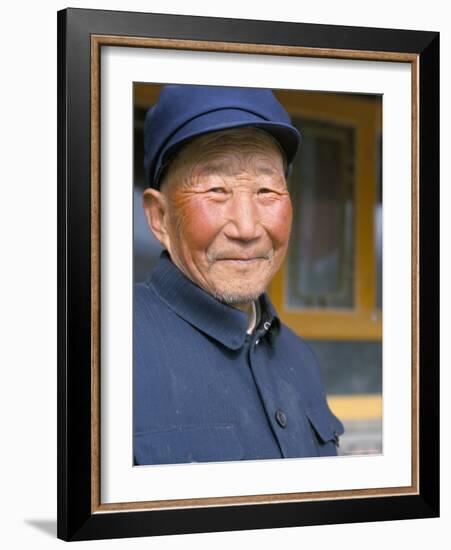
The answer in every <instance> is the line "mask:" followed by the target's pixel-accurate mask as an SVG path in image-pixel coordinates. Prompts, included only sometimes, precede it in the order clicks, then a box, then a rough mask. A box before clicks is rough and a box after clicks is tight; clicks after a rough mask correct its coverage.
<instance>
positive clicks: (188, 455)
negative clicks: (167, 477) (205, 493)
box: [134, 424, 243, 464]
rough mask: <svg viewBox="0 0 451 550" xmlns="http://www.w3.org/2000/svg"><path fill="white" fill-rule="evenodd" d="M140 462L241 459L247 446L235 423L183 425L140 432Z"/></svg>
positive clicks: (137, 452)
mask: <svg viewBox="0 0 451 550" xmlns="http://www.w3.org/2000/svg"><path fill="white" fill-rule="evenodd" d="M134 455H135V463H136V464H180V463H185V462H218V461H223V460H241V459H242V458H243V448H242V446H241V443H240V441H239V439H238V436H237V434H236V431H235V428H234V426H233V425H231V424H218V425H212V426H180V427H176V428H172V429H168V430H164V431H152V432H144V433H141V434H136V435H135V437H134Z"/></svg>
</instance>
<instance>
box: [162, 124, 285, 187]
mask: <svg viewBox="0 0 451 550" xmlns="http://www.w3.org/2000/svg"><path fill="white" fill-rule="evenodd" d="M250 162H252V165H253V168H255V167H258V171H259V172H261V173H267V174H271V173H277V172H279V173H280V172H282V173H285V169H286V159H285V153H284V151H283V150H282V148H281V147H280V145H279V144H278V142H277V141H276V140H275V139H274V138H273V137H272V136H271V135H270V134H268V133H267V132H265V131H264V130H260V129H259V128H254V127H251V128H235V129H229V130H223V131H219V132H212V133H209V134H204V135H202V136H199V137H197V138H195V139H193V140H191V141H190V142H189V143H187V144H185V145H184V146H183V147H181V148H180V149H179V150H178V151H177V152H176V154H175V155H174V157H173V158H172V159H171V160H170V162H169V166H168V168H169V170H168V175H169V173H171V172H172V173H174V171H177V172H178V173H179V174H178V175H180V172H181V171H184V172H185V176H188V175H189V174H191V173H192V172H193V171H196V172H199V171H201V172H202V174H203V175H205V174H215V173H218V174H227V172H230V171H232V170H233V169H235V168H236V167H237V165H241V166H243V165H244V166H247V165H248V163H250ZM165 179H166V178H165Z"/></svg>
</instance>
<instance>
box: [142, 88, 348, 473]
mask: <svg viewBox="0 0 451 550" xmlns="http://www.w3.org/2000/svg"><path fill="white" fill-rule="evenodd" d="M299 141H300V135H299V132H298V131H297V129H296V128H295V127H294V126H292V125H291V122H290V118H289V116H288V114H287V113H286V111H285V110H284V109H283V107H282V106H281V105H280V103H279V102H278V101H277V100H276V98H275V97H274V95H273V94H272V92H270V91H269V90H263V89H249V88H223V87H213V86H166V87H165V88H163V90H162V92H161V94H160V97H159V100H158V102H157V104H156V105H155V106H154V107H153V108H151V109H150V110H149V112H148V114H147V116H146V121H145V129H144V142H145V170H146V176H147V178H148V184H149V188H148V189H146V191H145V192H144V195H143V205H144V210H145V214H146V217H147V220H148V224H149V227H150V229H151V230H152V232H153V234H154V235H155V237H156V238H157V239H158V241H159V242H160V243H161V245H162V246H163V248H164V251H163V252H162V254H161V257H160V260H159V263H158V264H157V266H156V268H155V270H154V271H153V273H152V274H151V275H150V276H149V278H148V280H147V281H145V282H143V283H140V284H137V285H136V287H135V290H134V462H135V464H137V465H141V464H174V463H184V462H211V461H225V460H249V459H271V458H279V459H280V458H290V457H291V458H293V457H313V456H330V455H336V454H337V449H336V447H337V445H338V436H339V435H340V434H341V433H343V426H342V424H341V422H340V421H339V420H338V419H337V418H336V417H335V416H334V415H333V414H332V412H331V411H330V409H329V407H328V405H327V401H326V397H325V393H324V390H323V387H322V384H321V380H320V374H319V368H318V364H317V361H316V359H315V357H314V355H313V353H312V351H311V349H310V348H309V347H308V345H307V344H306V343H305V342H303V340H302V339H301V338H299V337H298V336H297V335H296V334H294V333H293V332H292V331H291V330H290V329H289V328H288V327H286V326H285V325H283V324H282V323H281V322H280V321H279V319H278V317H277V314H276V312H275V310H274V307H273V306H272V304H271V302H270V300H269V298H268V296H267V294H266V292H265V290H266V288H267V287H268V285H269V283H270V281H271V279H272V277H273V276H274V274H275V273H276V272H277V270H278V269H279V267H280V266H281V263H282V261H283V258H284V256H285V253H286V251H287V246H288V240H289V236H290V229H291V220H292V207H291V202H290V196H289V193H288V189H287V183H286V177H287V175H288V173H289V171H290V167H291V164H292V162H293V159H294V156H295V154H296V150H297V147H298V144H299Z"/></svg>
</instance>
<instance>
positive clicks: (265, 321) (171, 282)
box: [146, 250, 280, 350]
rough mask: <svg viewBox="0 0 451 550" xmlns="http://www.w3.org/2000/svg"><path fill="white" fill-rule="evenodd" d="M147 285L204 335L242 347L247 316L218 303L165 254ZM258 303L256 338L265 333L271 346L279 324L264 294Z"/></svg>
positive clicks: (165, 252) (232, 347)
mask: <svg viewBox="0 0 451 550" xmlns="http://www.w3.org/2000/svg"><path fill="white" fill-rule="evenodd" d="M146 284H147V285H148V286H149V287H151V288H152V289H153V290H154V291H155V292H156V293H157V294H158V296H159V297H160V298H161V299H162V300H163V301H164V302H165V303H166V305H167V306H168V307H169V308H170V309H172V310H173V311H174V312H175V313H176V314H177V315H178V316H179V317H181V318H182V319H184V320H185V321H187V322H188V323H190V324H191V325H193V326H194V327H196V328H197V329H199V330H200V331H202V332H203V333H205V334H207V335H208V336H210V337H212V338H214V339H215V340H217V341H218V342H221V343H222V344H223V345H224V346H226V347H228V348H229V349H232V350H236V349H239V348H241V347H242V346H243V344H244V342H245V340H246V336H247V334H246V330H247V326H248V316H247V314H246V313H244V312H243V311H240V310H239V309H236V308H234V307H232V306H229V305H227V304H224V303H222V302H220V301H219V300H217V299H216V298H214V297H213V296H211V294H209V293H208V292H206V291H205V290H203V289H202V288H200V287H199V286H197V285H196V284H194V283H193V282H192V281H191V280H190V279H188V277H186V276H185V275H184V274H183V273H182V272H181V271H180V270H179V269H178V267H177V266H176V265H175V264H174V263H173V262H172V261H171V259H170V257H169V254H168V253H167V251H166V250H163V252H162V253H161V255H160V260H159V262H158V264H157V266H156V268H155V269H154V271H153V272H152V274H151V275H150V277H149V278H148V279H147V281H146ZM259 300H260V308H261V318H260V323H259V325H258V327H257V332H258V333H260V335H259V337H262V336H264V335H265V334H266V333H267V332H268V333H269V341H270V342H272V339H273V338H274V336H275V335H276V334H277V333H278V331H279V328H280V321H279V319H278V317H277V315H276V312H275V310H274V307H273V305H272V304H271V302H270V300H269V298H268V296H267V294H266V293H264V294H262V295H261V296H260V298H259Z"/></svg>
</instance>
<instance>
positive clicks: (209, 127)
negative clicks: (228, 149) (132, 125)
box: [144, 84, 301, 189]
mask: <svg viewBox="0 0 451 550" xmlns="http://www.w3.org/2000/svg"><path fill="white" fill-rule="evenodd" d="M246 126H252V127H256V128H261V129H262V130H265V131H266V132H268V133H269V134H270V135H271V136H272V137H273V138H275V139H276V141H277V142H278V143H279V145H280V146H281V148H282V150H283V151H284V152H285V156H286V160H287V165H288V170H289V169H290V165H291V163H292V162H293V159H294V157H295V155H296V151H297V148H298V146H299V143H300V141H301V134H300V133H299V131H298V130H297V128H295V127H294V126H293V125H292V124H291V120H290V117H289V115H288V113H287V112H286V111H285V109H284V108H283V107H282V105H281V104H280V103H279V101H277V99H276V98H275V96H274V94H273V93H272V91H271V90H267V89H264V88H234V87H228V86H194V85H188V84H184V85H178V86H177V85H170V86H164V87H163V88H162V90H161V92H160V97H159V98H158V102H157V103H156V104H155V105H154V106H153V107H151V108H150V109H149V110H148V112H147V114H146V119H145V122H144V170H145V174H146V181H147V184H148V185H149V186H150V187H154V188H156V189H158V188H159V184H160V179H161V176H162V173H163V169H164V168H165V167H166V163H167V162H168V159H169V158H170V157H171V154H173V153H174V152H175V150H177V149H178V147H180V146H181V145H183V144H185V143H187V142H188V141H189V140H190V139H192V138H194V137H197V136H200V135H203V134H206V133H209V132H216V131H219V130H226V129H229V128H240V127H246Z"/></svg>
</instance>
